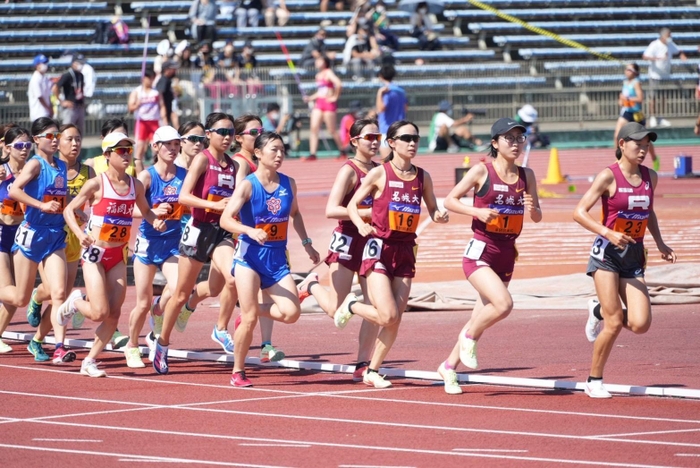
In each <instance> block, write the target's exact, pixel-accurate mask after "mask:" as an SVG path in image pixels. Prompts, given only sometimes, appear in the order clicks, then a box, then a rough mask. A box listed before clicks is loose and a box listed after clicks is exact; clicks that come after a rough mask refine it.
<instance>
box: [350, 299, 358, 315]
mask: <svg viewBox="0 0 700 468" xmlns="http://www.w3.org/2000/svg"><path fill="white" fill-rule="evenodd" d="M356 302H357V301H351V302H350V304H348V311H349V312H350V314H351V315H355V312H353V311H352V306H353V304H355V303H356Z"/></svg>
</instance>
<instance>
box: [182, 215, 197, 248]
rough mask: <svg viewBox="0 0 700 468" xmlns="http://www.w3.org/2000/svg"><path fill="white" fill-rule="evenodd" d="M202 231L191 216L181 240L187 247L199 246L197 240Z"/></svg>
mask: <svg viewBox="0 0 700 468" xmlns="http://www.w3.org/2000/svg"><path fill="white" fill-rule="evenodd" d="M200 232H201V231H200V230H199V228H197V227H195V226H194V225H193V224H192V219H191V218H190V220H189V221H188V222H187V225H185V229H183V230H182V237H181V238H180V242H181V243H182V245H186V246H187V247H197V240H199V233H200Z"/></svg>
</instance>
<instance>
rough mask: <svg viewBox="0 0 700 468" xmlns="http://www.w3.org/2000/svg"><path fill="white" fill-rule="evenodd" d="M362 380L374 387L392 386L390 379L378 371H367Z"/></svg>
mask: <svg viewBox="0 0 700 468" xmlns="http://www.w3.org/2000/svg"><path fill="white" fill-rule="evenodd" d="M362 382H364V384H365V385H367V386H370V387H374V388H389V387H391V382H389V381H388V380H384V377H382V376H381V375H379V373H378V372H367V371H365V375H364V376H363V377H362Z"/></svg>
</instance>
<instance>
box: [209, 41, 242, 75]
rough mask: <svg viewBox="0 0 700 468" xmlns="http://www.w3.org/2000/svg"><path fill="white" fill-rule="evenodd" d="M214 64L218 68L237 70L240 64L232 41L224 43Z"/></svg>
mask: <svg viewBox="0 0 700 468" xmlns="http://www.w3.org/2000/svg"><path fill="white" fill-rule="evenodd" d="M214 62H215V64H216V66H217V67H219V68H237V67H238V66H239V64H240V57H239V56H238V54H237V53H236V46H235V45H234V44H233V41H232V40H230V39H229V40H228V41H226V44H224V47H223V49H221V52H219V55H218V56H216V58H215V59H214Z"/></svg>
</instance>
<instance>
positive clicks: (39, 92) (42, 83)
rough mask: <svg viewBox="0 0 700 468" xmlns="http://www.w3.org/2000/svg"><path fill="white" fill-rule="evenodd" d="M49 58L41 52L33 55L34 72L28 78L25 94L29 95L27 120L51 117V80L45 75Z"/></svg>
mask: <svg viewBox="0 0 700 468" xmlns="http://www.w3.org/2000/svg"><path fill="white" fill-rule="evenodd" d="M48 63H49V59H48V57H46V56H45V55H43V54H39V55H37V56H36V57H34V62H32V64H33V65H34V73H33V74H32V77H31V79H30V80H29V88H28V89H27V96H28V97H29V120H31V121H32V122H34V121H35V120H36V119H38V118H40V117H53V107H52V106H51V80H49V79H48V78H47V77H46V72H47V70H48V69H49V66H48Z"/></svg>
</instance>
